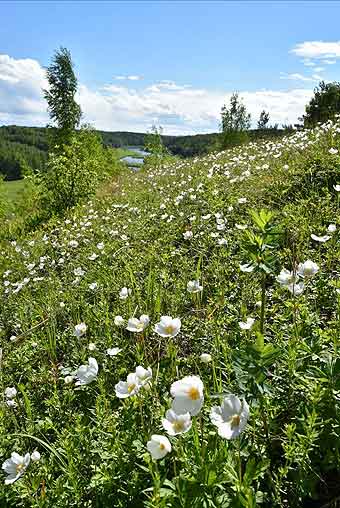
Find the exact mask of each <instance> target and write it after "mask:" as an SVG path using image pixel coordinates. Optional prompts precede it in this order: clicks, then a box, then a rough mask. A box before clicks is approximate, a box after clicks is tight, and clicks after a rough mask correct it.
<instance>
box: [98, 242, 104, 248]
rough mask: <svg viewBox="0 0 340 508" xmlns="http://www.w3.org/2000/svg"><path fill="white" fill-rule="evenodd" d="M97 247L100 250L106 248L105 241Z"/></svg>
mask: <svg viewBox="0 0 340 508" xmlns="http://www.w3.org/2000/svg"><path fill="white" fill-rule="evenodd" d="M97 249H98V250H103V249H104V244H103V242H100V243H97Z"/></svg>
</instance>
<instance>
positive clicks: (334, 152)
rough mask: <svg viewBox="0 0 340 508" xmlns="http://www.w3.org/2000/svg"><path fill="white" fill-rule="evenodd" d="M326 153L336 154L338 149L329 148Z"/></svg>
mask: <svg viewBox="0 0 340 508" xmlns="http://www.w3.org/2000/svg"><path fill="white" fill-rule="evenodd" d="M328 153H330V154H331V155H336V154H337V153H338V150H337V149H336V148H330V149H329V150H328Z"/></svg>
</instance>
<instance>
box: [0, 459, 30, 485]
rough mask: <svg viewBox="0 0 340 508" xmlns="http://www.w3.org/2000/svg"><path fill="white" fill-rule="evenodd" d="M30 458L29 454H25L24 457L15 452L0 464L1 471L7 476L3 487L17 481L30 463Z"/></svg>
mask: <svg viewBox="0 0 340 508" xmlns="http://www.w3.org/2000/svg"><path fill="white" fill-rule="evenodd" d="M30 460H31V457H30V454H29V453H26V455H25V456H24V457H22V456H21V455H19V454H18V453H16V452H13V453H12V455H11V458H10V459H7V460H5V462H4V463H3V464H2V469H3V470H4V471H5V473H6V474H7V478H6V479H5V485H10V484H11V483H14V482H15V481H16V480H18V479H19V478H20V477H21V476H22V475H23V474H24V472H25V471H26V468H27V467H28V465H29V463H30Z"/></svg>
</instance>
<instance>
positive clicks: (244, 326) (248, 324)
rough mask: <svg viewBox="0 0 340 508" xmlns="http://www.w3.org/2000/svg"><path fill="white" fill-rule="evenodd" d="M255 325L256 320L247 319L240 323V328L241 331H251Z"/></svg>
mask: <svg viewBox="0 0 340 508" xmlns="http://www.w3.org/2000/svg"><path fill="white" fill-rule="evenodd" d="M254 323H255V319H254V318H251V317H249V318H247V321H240V322H239V326H240V328H241V330H250V329H251V328H252V326H253V324H254Z"/></svg>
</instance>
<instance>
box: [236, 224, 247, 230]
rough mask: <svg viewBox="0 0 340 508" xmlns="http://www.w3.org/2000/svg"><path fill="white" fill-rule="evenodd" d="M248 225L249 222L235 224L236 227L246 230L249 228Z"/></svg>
mask: <svg viewBox="0 0 340 508" xmlns="http://www.w3.org/2000/svg"><path fill="white" fill-rule="evenodd" d="M247 227H248V225H247V224H235V228H236V229H239V230H240V231H244V230H245V229H247Z"/></svg>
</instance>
